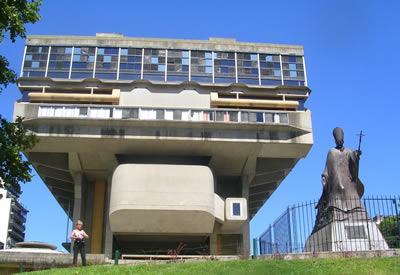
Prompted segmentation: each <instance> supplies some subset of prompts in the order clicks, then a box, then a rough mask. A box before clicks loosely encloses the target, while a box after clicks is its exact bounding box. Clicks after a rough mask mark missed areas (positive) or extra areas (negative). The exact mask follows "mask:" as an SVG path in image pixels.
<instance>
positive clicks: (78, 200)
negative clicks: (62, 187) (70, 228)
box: [72, 173, 83, 226]
mask: <svg viewBox="0 0 400 275" xmlns="http://www.w3.org/2000/svg"><path fill="white" fill-rule="evenodd" d="M82 193H83V175H82V173H76V174H75V176H74V213H73V214H72V220H73V223H74V226H75V224H76V222H77V221H78V220H80V219H81V218H82Z"/></svg>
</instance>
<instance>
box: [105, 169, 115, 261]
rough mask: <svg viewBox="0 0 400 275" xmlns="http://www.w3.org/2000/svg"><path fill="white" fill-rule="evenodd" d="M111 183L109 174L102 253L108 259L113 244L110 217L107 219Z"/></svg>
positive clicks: (110, 255)
mask: <svg viewBox="0 0 400 275" xmlns="http://www.w3.org/2000/svg"><path fill="white" fill-rule="evenodd" d="M111 185H112V176H110V177H109V178H108V180H107V186H106V199H105V207H104V216H105V223H104V227H105V228H104V232H105V233H104V254H105V255H106V257H108V258H110V259H111V257H112V246H113V233H112V232H111V227H110V219H109V214H110V213H109V212H110V197H111Z"/></svg>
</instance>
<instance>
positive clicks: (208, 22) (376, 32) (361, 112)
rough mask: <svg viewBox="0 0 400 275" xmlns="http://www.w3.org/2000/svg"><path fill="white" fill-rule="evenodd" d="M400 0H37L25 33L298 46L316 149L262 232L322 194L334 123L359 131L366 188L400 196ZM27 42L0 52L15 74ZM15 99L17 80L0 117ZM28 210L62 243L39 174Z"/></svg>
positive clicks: (265, 216) (256, 221) (255, 228)
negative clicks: (399, 173) (37, 7)
mask: <svg viewBox="0 0 400 275" xmlns="http://www.w3.org/2000/svg"><path fill="white" fill-rule="evenodd" d="M399 9H400V2H399V1H361V0H354V1H350V0H346V1H345V0H336V1H328V0H325V1H324V0H308V1H307V0H303V1H300V0H298V1H289V0H281V1H267V0H260V1H250V0H248V1H234V0H231V1H218V0H214V1H208V0H203V1H196V2H195V1H105V0H96V1H94V0H90V1H79V0H70V1H48V0H47V1H46V0H44V1H43V5H42V8H41V12H40V13H41V16H42V19H41V20H40V21H39V22H38V23H36V24H34V25H27V34H43V35H45V34H49V35H91V36H92V35H95V34H96V32H111V33H112V32H114V33H123V34H124V35H125V36H128V37H156V38H178V39H200V40H202V39H205V40H206V39H208V38H209V37H225V38H236V39H237V40H238V41H243V42H264V43H280V44H295V45H303V46H304V50H305V60H306V67H307V76H308V83H309V87H310V88H311V90H312V93H311V96H310V98H309V100H308V101H307V102H306V107H307V108H309V109H310V110H311V111H312V122H313V131H314V146H313V147H312V149H311V151H310V153H309V155H308V156H307V157H306V158H305V159H302V160H300V161H299V163H298V164H297V166H296V167H295V168H294V169H293V170H292V172H291V173H290V174H289V176H288V177H287V178H286V179H285V180H284V181H283V182H282V184H281V185H280V187H279V188H278V189H277V190H276V192H275V193H274V194H273V195H272V197H271V198H270V199H269V200H268V202H267V203H266V204H265V205H264V206H263V208H262V209H261V210H260V211H259V212H258V214H257V215H256V216H255V217H254V218H253V220H252V221H251V237H252V238H254V237H258V236H259V235H260V234H261V233H262V232H263V231H264V230H265V229H266V228H267V226H268V225H269V224H270V223H272V222H273V221H274V220H275V219H276V218H277V217H278V216H279V215H280V214H281V213H282V212H283V210H284V209H285V208H286V207H287V206H288V205H291V204H294V203H297V202H302V201H306V200H311V199H318V198H319V196H320V193H321V183H320V175H321V173H322V170H323V168H324V165H325V158H326V154H327V151H328V150H329V148H331V147H332V146H333V145H334V141H333V138H332V129H333V128H334V127H336V126H340V127H342V128H343V129H344V132H345V146H347V147H350V148H354V149H355V148H357V145H358V137H357V136H356V134H357V133H358V132H359V131H360V130H363V132H364V133H365V134H366V136H365V137H364V139H363V144H362V150H363V155H362V159H361V164H360V165H361V167H360V178H361V180H362V181H363V183H364V185H365V189H366V192H365V193H366V195H394V194H397V195H398V194H399V193H400V192H399V187H398V186H399V185H398V184H399V183H398V179H397V178H396V177H395V175H396V171H397V169H398V163H399V162H398V156H399V155H400V149H399V146H398V141H399V139H400V131H399V129H398V125H399V122H398V118H399V116H398V114H397V113H396V112H395V110H396V108H397V107H398V104H399V103H400V91H399V88H398V86H397V83H398V80H399V76H398V74H399V71H400V70H399V66H400V54H399V49H400V48H399V44H400V28H399V27H398V12H397V11H398V10H399ZM24 43H25V41H24V40H22V39H19V40H18V41H17V42H16V43H14V44H12V43H10V42H9V41H4V42H3V43H1V44H0V52H1V54H3V55H5V56H6V57H7V58H8V59H9V61H10V62H11V66H12V68H14V70H15V71H17V72H19V71H20V68H21V63H22V55H23V47H24ZM19 98H20V93H19V90H18V88H17V87H16V86H15V85H12V86H9V87H8V88H7V89H5V90H4V91H3V92H2V93H1V94H0V114H1V115H2V116H3V117H6V118H8V119H11V118H12V111H13V104H14V102H15V101H16V100H17V99H19ZM23 192H24V193H23V195H22V197H21V200H22V202H23V203H24V204H25V205H26V206H27V207H28V209H29V210H30V213H29V214H28V221H27V231H26V239H27V240H40V241H46V242H49V243H52V244H56V245H58V246H59V248H61V242H63V241H65V234H66V222H67V217H66V215H65V214H64V212H63V211H62V210H61V208H60V207H59V205H58V204H57V202H56V201H55V200H54V199H53V197H52V196H51V194H50V192H49V191H48V190H47V188H46V186H45V185H44V183H43V182H42V181H41V180H40V178H39V177H38V176H37V175H36V174H35V177H34V179H33V181H32V182H31V183H28V184H26V185H25V186H24V187H23Z"/></svg>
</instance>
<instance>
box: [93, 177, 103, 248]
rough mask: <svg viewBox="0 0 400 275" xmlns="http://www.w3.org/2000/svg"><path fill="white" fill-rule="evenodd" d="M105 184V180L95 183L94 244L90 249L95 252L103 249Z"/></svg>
mask: <svg viewBox="0 0 400 275" xmlns="http://www.w3.org/2000/svg"><path fill="white" fill-rule="evenodd" d="M105 186H106V184H105V181H104V180H96V182H95V183H94V199H93V217H92V244H91V251H90V252H91V253H93V254H101V253H102V250H103V222H104V195H105Z"/></svg>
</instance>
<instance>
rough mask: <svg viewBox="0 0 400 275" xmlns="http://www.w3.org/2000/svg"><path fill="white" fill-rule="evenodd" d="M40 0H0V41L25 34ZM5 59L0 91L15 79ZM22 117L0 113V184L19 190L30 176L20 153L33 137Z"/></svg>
mask: <svg viewBox="0 0 400 275" xmlns="http://www.w3.org/2000/svg"><path fill="white" fill-rule="evenodd" d="M41 2H42V1H41V0H0V43H1V42H3V40H4V39H10V40H11V42H13V43H14V42H15V40H16V39H17V38H18V37H20V38H25V37H26V35H25V33H26V29H25V24H27V23H35V22H36V21H38V20H39V19H40V15H39V7H40V5H41ZM9 66H10V63H9V62H8V60H7V59H6V58H5V57H4V56H2V55H0V92H1V91H2V90H3V88H6V87H7V86H8V85H9V84H11V83H15V82H16V81H17V74H16V73H15V72H14V71H13V70H12V69H10V68H9ZM22 122H23V118H21V117H18V118H17V119H16V120H15V122H8V121H7V120H5V119H3V118H2V117H1V115H0V178H1V179H2V181H3V183H1V182H0V187H5V188H6V189H7V190H10V189H13V190H14V191H15V193H17V194H21V188H20V185H19V182H22V183H25V182H28V181H30V180H31V178H32V176H31V174H30V173H31V168H30V167H29V162H28V161H25V160H24V159H23V157H22V155H21V153H20V151H23V150H29V149H31V148H32V147H33V146H34V145H35V144H36V142H37V141H38V140H37V138H36V137H35V136H33V135H31V134H27V130H26V129H25V128H24V126H23V124H22Z"/></svg>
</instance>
